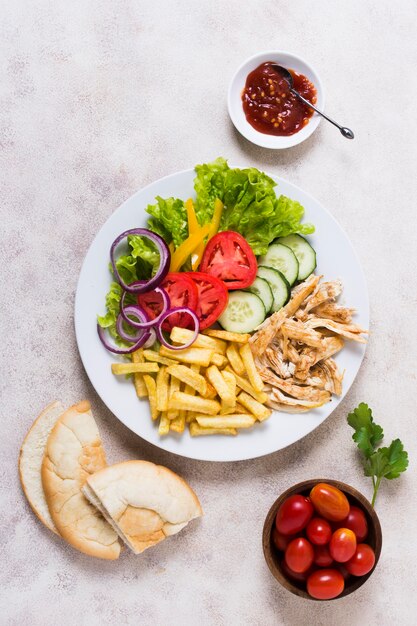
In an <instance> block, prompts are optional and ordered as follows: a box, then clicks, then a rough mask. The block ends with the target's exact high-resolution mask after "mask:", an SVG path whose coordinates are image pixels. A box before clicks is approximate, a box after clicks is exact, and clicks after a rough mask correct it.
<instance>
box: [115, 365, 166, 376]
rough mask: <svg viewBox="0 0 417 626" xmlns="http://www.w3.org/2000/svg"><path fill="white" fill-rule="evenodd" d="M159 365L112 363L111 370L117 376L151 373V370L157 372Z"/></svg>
mask: <svg viewBox="0 0 417 626" xmlns="http://www.w3.org/2000/svg"><path fill="white" fill-rule="evenodd" d="M158 370H159V366H158V364H157V363H112V364H111V371H112V372H113V374H116V376H120V375H121V374H136V373H141V374H149V373H151V372H157V371H158Z"/></svg>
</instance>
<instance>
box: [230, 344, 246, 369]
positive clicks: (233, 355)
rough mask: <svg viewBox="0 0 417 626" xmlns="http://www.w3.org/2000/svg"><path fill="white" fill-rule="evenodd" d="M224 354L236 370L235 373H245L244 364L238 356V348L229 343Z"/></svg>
mask: <svg viewBox="0 0 417 626" xmlns="http://www.w3.org/2000/svg"><path fill="white" fill-rule="evenodd" d="M226 356H227V358H228V359H229V363H230V365H231V366H232V368H233V369H234V371H235V372H236V374H239V375H240V376H243V375H244V373H245V366H244V365H243V361H242V359H241V358H240V354H239V351H238V349H237V348H236V346H235V345H234V344H233V343H230V344H229V345H228V346H227V350H226Z"/></svg>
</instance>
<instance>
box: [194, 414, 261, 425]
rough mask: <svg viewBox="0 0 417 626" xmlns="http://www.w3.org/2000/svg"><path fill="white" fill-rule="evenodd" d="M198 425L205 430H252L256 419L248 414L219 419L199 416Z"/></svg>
mask: <svg viewBox="0 0 417 626" xmlns="http://www.w3.org/2000/svg"><path fill="white" fill-rule="evenodd" d="M196 420H197V424H198V425H199V426H202V427H203V428H250V427H251V426H253V425H254V423H255V418H254V417H252V415H248V414H247V413H243V414H236V413H234V414H232V415H221V416H219V417H207V416H206V415H197V417H196Z"/></svg>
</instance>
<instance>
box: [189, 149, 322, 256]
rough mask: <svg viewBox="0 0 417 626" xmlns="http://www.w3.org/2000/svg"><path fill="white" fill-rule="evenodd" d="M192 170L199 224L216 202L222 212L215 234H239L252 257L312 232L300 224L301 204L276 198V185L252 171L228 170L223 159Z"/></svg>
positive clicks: (264, 176) (265, 176)
mask: <svg viewBox="0 0 417 626" xmlns="http://www.w3.org/2000/svg"><path fill="white" fill-rule="evenodd" d="M195 169H196V177H195V180H194V188H195V191H196V193H197V200H196V214H197V218H198V220H199V222H200V223H201V224H203V223H205V222H209V221H210V220H211V218H212V215H213V209H214V201H215V199H216V198H220V200H222V201H223V203H224V210H223V214H222V219H221V222H220V229H219V230H220V231H222V230H234V231H236V232H239V233H240V234H241V235H243V237H245V239H246V240H247V241H248V243H249V244H250V246H251V247H252V249H253V251H254V253H255V254H256V255H259V254H265V253H266V251H267V248H268V246H269V244H270V243H271V242H272V241H273V240H274V239H276V238H277V237H285V236H286V235H290V234H292V233H301V234H303V235H307V234H310V233H312V232H314V226H313V225H312V224H302V223H301V219H302V217H303V215H304V208H303V207H302V206H301V204H300V203H299V202H297V201H296V200H291V199H290V198H287V197H286V196H282V195H281V196H279V197H278V198H277V196H276V193H275V187H276V183H275V182H274V181H273V180H272V178H270V177H269V176H267V175H266V174H265V173H264V172H261V171H260V170H258V169H256V168H255V167H250V168H246V169H238V168H235V169H231V168H230V167H229V166H228V164H227V161H226V160H225V159H222V158H218V159H216V160H215V161H214V162H213V163H206V164H203V165H197V166H196V168H195Z"/></svg>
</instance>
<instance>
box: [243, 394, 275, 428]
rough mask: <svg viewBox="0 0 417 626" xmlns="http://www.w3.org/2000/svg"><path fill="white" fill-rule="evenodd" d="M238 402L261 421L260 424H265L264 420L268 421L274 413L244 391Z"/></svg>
mask: <svg viewBox="0 0 417 626" xmlns="http://www.w3.org/2000/svg"><path fill="white" fill-rule="evenodd" d="M238 401H239V403H240V404H242V405H243V406H244V407H245V409H247V410H248V411H250V413H252V414H253V415H254V416H255V417H256V419H257V420H259V421H260V422H263V421H264V420H266V419H268V417H269V416H270V415H271V413H272V411H271V410H270V409H268V407H266V406H264V405H263V404H261V403H260V402H258V401H257V400H255V398H252V397H251V396H250V395H249V394H248V393H245V392H244V391H242V393H240V394H239V396H238Z"/></svg>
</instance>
